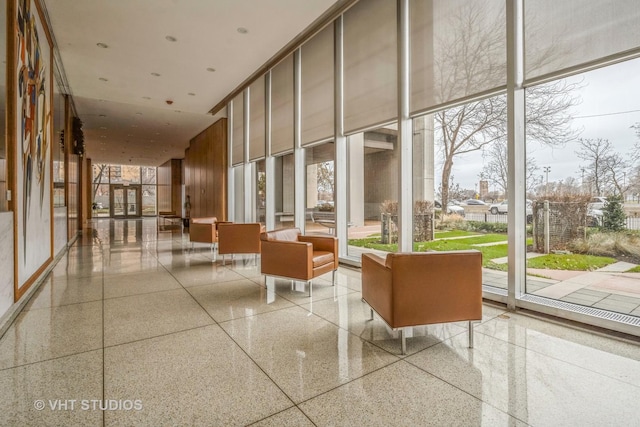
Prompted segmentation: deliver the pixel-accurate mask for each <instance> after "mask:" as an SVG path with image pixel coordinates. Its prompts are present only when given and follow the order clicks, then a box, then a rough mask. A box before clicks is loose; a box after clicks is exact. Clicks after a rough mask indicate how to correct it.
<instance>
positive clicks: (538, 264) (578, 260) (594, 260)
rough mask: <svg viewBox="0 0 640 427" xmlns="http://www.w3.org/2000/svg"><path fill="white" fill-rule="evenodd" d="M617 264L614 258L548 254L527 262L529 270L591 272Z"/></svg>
mask: <svg viewBox="0 0 640 427" xmlns="http://www.w3.org/2000/svg"><path fill="white" fill-rule="evenodd" d="M614 262H616V260H615V259H614V258H609V257H603V256H594V255H579V254H566V255H565V254H548V255H543V256H540V257H537V258H532V259H530V260H529V261H528V262H527V267H529V268H548V269H551V270H570V271H591V270H596V269H598V268H602V267H605V266H607V265H609V264H613V263H614Z"/></svg>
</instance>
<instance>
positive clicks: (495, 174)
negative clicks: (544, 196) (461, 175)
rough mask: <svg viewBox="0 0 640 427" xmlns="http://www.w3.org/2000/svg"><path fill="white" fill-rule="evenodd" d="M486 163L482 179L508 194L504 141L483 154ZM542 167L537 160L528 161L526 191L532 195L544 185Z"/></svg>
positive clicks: (505, 146)
mask: <svg viewBox="0 0 640 427" xmlns="http://www.w3.org/2000/svg"><path fill="white" fill-rule="evenodd" d="M483 157H484V158H485V161H486V163H485V164H484V166H483V168H482V172H481V174H480V175H481V177H482V178H484V179H486V180H487V181H489V182H490V183H491V184H493V185H494V186H496V187H498V189H499V191H500V192H501V193H503V194H504V193H506V192H507V173H508V164H507V145H506V143H505V142H504V141H498V142H495V143H493V144H491V146H489V148H488V149H487V150H485V151H484V152H483ZM539 169H540V167H539V166H538V164H537V163H536V160H535V159H529V160H528V161H527V172H526V190H527V193H532V192H534V191H535V189H536V188H537V187H538V186H539V185H540V184H541V183H542V176H540V175H538V170H539Z"/></svg>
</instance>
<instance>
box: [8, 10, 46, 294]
mask: <svg viewBox="0 0 640 427" xmlns="http://www.w3.org/2000/svg"><path fill="white" fill-rule="evenodd" d="M17 6H18V7H17V16H16V27H15V28H16V38H15V42H16V61H17V63H16V71H17V79H16V82H17V86H18V87H17V90H16V96H17V104H16V120H17V123H16V131H17V135H16V143H17V150H16V154H17V159H16V163H15V165H16V169H17V186H16V193H17V198H16V205H15V207H16V210H17V224H18V247H17V249H18V250H17V256H16V260H17V261H18V288H19V287H21V286H22V285H23V284H25V283H27V282H29V281H30V279H31V278H32V276H34V274H36V273H37V272H38V271H39V270H40V269H41V268H42V267H43V266H44V265H45V264H46V263H47V261H48V260H50V258H51V252H52V251H51V245H52V242H51V225H52V215H53V212H52V208H51V132H52V131H51V127H52V119H53V115H52V105H51V101H52V93H51V88H52V86H51V85H52V82H51V78H52V77H51V76H52V72H51V71H52V70H51V43H50V41H49V39H48V37H47V34H46V33H45V29H44V27H43V22H42V19H41V17H40V13H39V10H38V8H37V7H36V4H35V0H19V1H18V5H17Z"/></svg>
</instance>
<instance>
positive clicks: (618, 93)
mask: <svg viewBox="0 0 640 427" xmlns="http://www.w3.org/2000/svg"><path fill="white" fill-rule="evenodd" d="M566 80H567V81H568V82H579V81H582V85H583V87H582V88H581V89H580V90H579V91H577V94H578V96H579V97H580V98H581V99H582V102H581V103H580V104H579V105H577V106H575V107H573V109H572V115H573V116H574V119H573V122H572V127H573V128H575V129H579V130H580V134H579V136H578V137H579V138H585V139H586V138H594V139H595V138H602V139H608V140H609V141H610V142H611V143H612V144H613V146H614V147H615V150H616V151H617V152H618V153H620V154H622V155H623V156H626V155H627V153H629V152H630V151H631V149H632V148H633V145H634V144H635V142H636V141H637V140H638V137H637V136H636V133H635V131H634V129H631V126H632V125H633V124H635V123H640V59H634V60H631V61H625V62H622V63H619V64H616V65H612V66H609V67H603V68H599V69H597V70H593V71H590V72H588V73H583V74H580V75H577V76H572V77H569V78H567V79H566ZM577 150H578V143H577V141H576V142H572V143H568V144H566V145H565V146H564V147H560V148H554V149H551V148H548V147H540V146H530V147H527V157H528V158H534V159H535V160H536V163H537V165H538V167H539V168H540V176H543V175H544V173H543V172H542V168H543V167H545V166H549V167H550V168H551V171H550V172H549V182H554V181H560V180H564V179H565V178H567V177H569V176H573V177H574V178H578V179H579V178H580V176H581V172H580V166H581V164H585V161H583V160H581V159H579V158H578V157H577V155H576V151H577ZM454 162H455V163H454V167H453V175H454V177H455V178H454V181H455V182H456V183H459V184H460V186H461V187H462V188H467V189H473V188H474V184H476V183H477V182H478V180H479V178H478V175H479V174H480V172H481V171H482V166H483V161H482V156H481V155H479V154H478V153H477V152H476V153H472V154H470V155H466V156H465V157H459V158H457V159H456V160H455V161H454ZM441 170H442V169H441V166H440V167H439V168H438V167H437V169H436V174H439V173H440V171H441ZM439 181H440V179H439V177H437V178H436V185H439Z"/></svg>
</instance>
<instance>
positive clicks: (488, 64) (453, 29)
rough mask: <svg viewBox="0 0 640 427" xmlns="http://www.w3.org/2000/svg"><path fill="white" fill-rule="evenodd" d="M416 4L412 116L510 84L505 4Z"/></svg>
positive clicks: (496, 0)
mask: <svg viewBox="0 0 640 427" xmlns="http://www.w3.org/2000/svg"><path fill="white" fill-rule="evenodd" d="M410 5H411V6H410V7H411V15H410V16H411V18H410V19H411V24H410V25H411V35H410V37H411V70H410V71H411V110H412V111H414V112H415V111H419V110H424V109H427V108H430V107H433V106H436V105H440V104H443V103H446V102H449V101H454V100H456V99H461V98H464V97H469V96H471V95H475V94H479V93H482V92H485V91H487V90H490V89H494V88H498V87H500V86H504V85H505V84H506V76H507V74H506V73H507V70H506V62H507V59H506V21H505V12H504V0H485V1H482V2H478V1H475V0H453V1H413V2H411V3H410Z"/></svg>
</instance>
